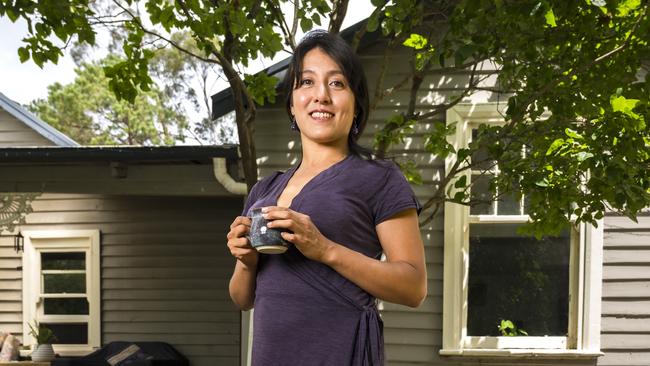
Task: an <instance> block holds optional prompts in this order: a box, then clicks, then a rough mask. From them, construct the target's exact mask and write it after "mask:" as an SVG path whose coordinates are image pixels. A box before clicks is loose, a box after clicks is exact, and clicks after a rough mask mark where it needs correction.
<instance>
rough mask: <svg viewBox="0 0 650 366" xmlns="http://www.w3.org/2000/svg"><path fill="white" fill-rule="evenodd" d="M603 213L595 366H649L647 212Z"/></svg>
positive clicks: (649, 218) (649, 234) (649, 230)
mask: <svg viewBox="0 0 650 366" xmlns="http://www.w3.org/2000/svg"><path fill="white" fill-rule="evenodd" d="M638 221H639V222H638V224H637V223H635V222H633V221H631V220H629V219H627V218H625V217H620V216H615V215H607V216H606V217H605V243H604V251H603V257H604V258H603V302H602V307H603V308H602V324H601V326H602V329H601V332H602V336H601V349H602V351H603V352H605V356H603V357H601V358H600V359H599V361H598V365H599V366H605V365H607V366H614V365H625V366H647V365H650V214H648V213H645V214H644V215H643V216H641V217H639V220H638Z"/></svg>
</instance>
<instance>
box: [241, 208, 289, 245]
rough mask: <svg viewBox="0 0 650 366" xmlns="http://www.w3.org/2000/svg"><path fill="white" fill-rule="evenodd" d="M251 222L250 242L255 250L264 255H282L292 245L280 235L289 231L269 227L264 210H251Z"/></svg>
mask: <svg viewBox="0 0 650 366" xmlns="http://www.w3.org/2000/svg"><path fill="white" fill-rule="evenodd" d="M251 221H252V223H251V229H250V232H249V233H248V240H249V241H250V243H251V245H252V246H253V248H255V249H256V250H257V251H258V252H260V253H264V254H281V253H284V252H286V251H287V249H288V248H289V245H290V243H289V242H288V241H286V240H284V239H282V236H281V235H280V233H281V232H283V231H287V230H285V229H273V228H269V227H267V226H266V224H268V220H266V219H265V218H264V216H262V208H255V209H253V210H251Z"/></svg>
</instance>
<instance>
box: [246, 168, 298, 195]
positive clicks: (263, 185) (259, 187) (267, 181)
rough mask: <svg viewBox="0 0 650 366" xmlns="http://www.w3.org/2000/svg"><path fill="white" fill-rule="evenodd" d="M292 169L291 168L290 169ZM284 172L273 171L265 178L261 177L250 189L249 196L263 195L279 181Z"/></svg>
mask: <svg viewBox="0 0 650 366" xmlns="http://www.w3.org/2000/svg"><path fill="white" fill-rule="evenodd" d="M292 169H293V168H292ZM287 172H288V170H287V171H286V172H282V171H274V172H273V173H271V174H269V175H267V176H266V177H263V178H262V179H260V180H258V181H257V183H255V185H254V186H253V188H252V189H251V193H250V195H251V196H252V195H257V196H259V195H263V194H264V193H265V192H267V191H268V190H269V189H271V188H273V187H274V185H275V184H277V182H278V181H279V179H280V177H282V176H283V175H284V174H286V173H287Z"/></svg>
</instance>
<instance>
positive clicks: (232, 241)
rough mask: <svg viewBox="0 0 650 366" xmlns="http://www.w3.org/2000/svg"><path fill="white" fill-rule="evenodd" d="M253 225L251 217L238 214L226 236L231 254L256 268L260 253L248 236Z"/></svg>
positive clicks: (247, 265)
mask: <svg viewBox="0 0 650 366" xmlns="http://www.w3.org/2000/svg"><path fill="white" fill-rule="evenodd" d="M250 227H251V219H250V217H246V216H237V218H235V220H234V221H233V222H232V224H230V232H228V235H227V236H226V237H227V238H228V249H230V254H232V256H233V257H235V258H237V260H239V261H240V262H241V263H242V264H243V265H245V266H246V267H248V268H256V267H257V260H258V253H257V250H255V249H254V248H253V247H252V246H251V244H250V242H249V241H248V238H247V237H246V236H247V235H248V232H249V231H250Z"/></svg>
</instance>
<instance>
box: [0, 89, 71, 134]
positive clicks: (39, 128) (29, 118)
mask: <svg viewBox="0 0 650 366" xmlns="http://www.w3.org/2000/svg"><path fill="white" fill-rule="evenodd" d="M0 108H2V109H4V110H5V111H7V113H9V114H11V115H12V116H14V117H16V118H17V119H18V120H19V121H20V122H22V123H24V124H26V125H27V126H29V127H30V128H31V129H32V130H34V131H35V132H37V133H38V134H40V135H41V136H43V137H44V138H46V139H47V140H49V141H52V142H53V143H54V144H55V145H57V146H78V145H79V144H77V143H76V142H75V141H74V140H73V139H71V138H69V137H68V136H66V135H64V134H63V133H61V132H60V131H58V130H57V129H55V128H54V127H52V126H50V125H48V124H47V123H45V122H44V121H43V120H42V119H40V118H38V117H36V116H35V115H33V114H32V113H31V112H29V111H28V110H26V109H25V108H23V107H22V106H21V105H20V104H18V103H16V102H14V101H13V100H11V99H9V98H8V97H7V96H6V95H4V94H2V93H0Z"/></svg>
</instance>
